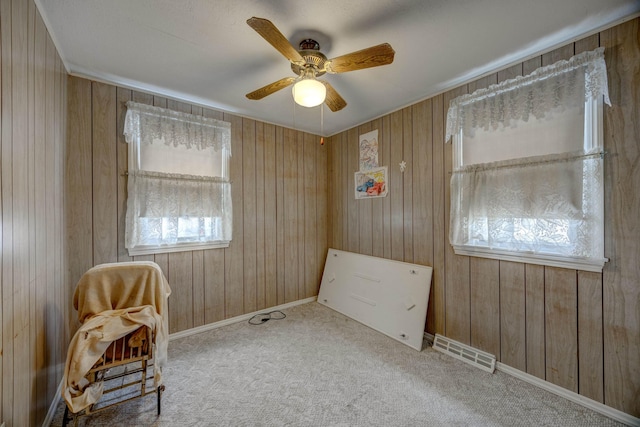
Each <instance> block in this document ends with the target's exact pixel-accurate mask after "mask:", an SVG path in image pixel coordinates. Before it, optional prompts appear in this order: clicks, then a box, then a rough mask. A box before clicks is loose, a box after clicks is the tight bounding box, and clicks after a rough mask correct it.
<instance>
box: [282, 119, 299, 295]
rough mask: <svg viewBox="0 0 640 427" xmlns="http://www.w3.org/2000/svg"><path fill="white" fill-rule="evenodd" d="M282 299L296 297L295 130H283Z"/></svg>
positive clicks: (296, 150)
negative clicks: (283, 226) (283, 260)
mask: <svg viewBox="0 0 640 427" xmlns="http://www.w3.org/2000/svg"><path fill="white" fill-rule="evenodd" d="M283 149H284V206H286V208H284V224H285V228H284V241H285V249H284V256H285V265H284V273H285V277H284V279H285V280H284V301H285V302H290V301H295V300H296V299H298V252H297V244H298V241H299V236H298V221H299V219H298V213H297V208H298V197H297V196H298V194H297V191H298V186H297V169H298V144H297V141H296V132H295V131H291V130H288V129H285V131H284V145H283Z"/></svg>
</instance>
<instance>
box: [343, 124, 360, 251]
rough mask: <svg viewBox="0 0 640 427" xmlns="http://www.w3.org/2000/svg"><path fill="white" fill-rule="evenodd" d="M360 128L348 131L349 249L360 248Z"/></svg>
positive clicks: (346, 145)
mask: <svg viewBox="0 0 640 427" xmlns="http://www.w3.org/2000/svg"><path fill="white" fill-rule="evenodd" d="M358 138H359V135H358V128H354V129H351V130H349V131H347V132H346V140H345V141H344V143H345V148H346V150H347V156H348V163H347V180H348V181H347V182H348V185H347V209H348V211H347V215H348V216H347V221H348V222H347V237H348V241H347V250H348V251H350V252H358V251H359V250H360V227H359V225H358V206H359V203H360V202H361V200H356V197H355V173H356V171H358V170H359V169H360V149H359V147H358Z"/></svg>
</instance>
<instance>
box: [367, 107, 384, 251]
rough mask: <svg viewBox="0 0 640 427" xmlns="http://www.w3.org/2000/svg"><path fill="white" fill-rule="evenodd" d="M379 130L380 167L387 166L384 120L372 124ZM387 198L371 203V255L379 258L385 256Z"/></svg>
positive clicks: (378, 198)
mask: <svg viewBox="0 0 640 427" xmlns="http://www.w3.org/2000/svg"><path fill="white" fill-rule="evenodd" d="M376 129H377V130H378V166H384V165H386V164H387V163H386V159H385V158H384V148H383V145H384V144H386V142H385V141H384V140H383V138H384V132H383V129H382V120H380V119H377V120H374V121H373V122H371V130H376ZM385 199H386V197H383V198H380V197H377V198H375V199H373V200H372V201H371V255H373V256H377V257H383V256H384V218H383V206H384V200H385Z"/></svg>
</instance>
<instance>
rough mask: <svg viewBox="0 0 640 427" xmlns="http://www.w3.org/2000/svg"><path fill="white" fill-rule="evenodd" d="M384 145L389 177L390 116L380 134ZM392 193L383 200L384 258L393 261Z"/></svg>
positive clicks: (382, 152)
mask: <svg viewBox="0 0 640 427" xmlns="http://www.w3.org/2000/svg"><path fill="white" fill-rule="evenodd" d="M378 136H379V137H380V141H381V142H382V144H381V145H380V147H381V152H380V153H381V155H382V161H384V163H382V164H383V165H388V166H389V176H388V177H387V179H390V174H391V161H392V159H391V117H390V116H389V115H387V116H384V117H383V118H382V132H379V133H378ZM387 185H388V186H389V192H390V191H391V182H389V183H387ZM390 194H391V193H388V194H387V197H385V198H384V199H383V200H382V252H383V257H384V258H387V259H391V195H390Z"/></svg>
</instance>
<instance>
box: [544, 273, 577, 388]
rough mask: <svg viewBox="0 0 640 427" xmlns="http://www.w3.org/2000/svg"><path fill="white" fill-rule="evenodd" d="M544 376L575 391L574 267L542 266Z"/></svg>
mask: <svg viewBox="0 0 640 427" xmlns="http://www.w3.org/2000/svg"><path fill="white" fill-rule="evenodd" d="M544 276H545V277H544V287H545V290H544V294H545V313H544V314H545V339H546V355H545V360H546V365H547V371H546V379H547V381H549V382H552V383H553V384H556V385H559V386H560V387H564V388H566V389H568V390H571V391H573V392H576V393H577V392H578V325H577V322H578V313H577V308H578V295H577V279H576V272H575V270H567V269H561V268H555V267H545V274H544Z"/></svg>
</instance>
